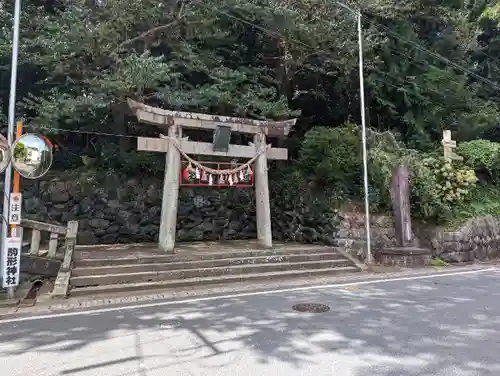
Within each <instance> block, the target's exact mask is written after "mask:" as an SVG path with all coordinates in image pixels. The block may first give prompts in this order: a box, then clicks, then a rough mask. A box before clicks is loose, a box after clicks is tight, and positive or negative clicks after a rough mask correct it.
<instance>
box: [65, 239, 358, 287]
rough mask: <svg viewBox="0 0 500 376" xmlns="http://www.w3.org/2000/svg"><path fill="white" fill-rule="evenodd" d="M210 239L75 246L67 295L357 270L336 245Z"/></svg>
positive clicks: (276, 278)
mask: <svg viewBox="0 0 500 376" xmlns="http://www.w3.org/2000/svg"><path fill="white" fill-rule="evenodd" d="M246 245H247V246H246V247H243V246H234V245H230V246H228V245H223V246H221V245H218V244H212V246H211V247H210V245H208V246H207V244H206V243H203V245H189V246H186V247H184V248H182V247H180V249H179V251H178V252H177V253H175V254H165V253H160V252H158V251H156V250H154V248H147V247H140V246H133V245H130V246H118V248H119V249H116V248H115V249H104V248H103V247H99V246H98V247H95V248H88V247H85V248H77V249H76V250H75V255H74V268H73V270H72V273H71V279H70V292H69V294H70V296H83V295H95V294H100V293H107V294H109V293H118V292H129V291H141V290H158V289H169V288H177V289H182V288H187V287H197V286H201V285H213V284H229V283H235V282H246V281H248V282H251V281H259V280H260V281H262V280H270V279H272V280H280V279H285V278H302V277H310V276H320V275H322V276H325V275H338V274H346V273H354V272H358V271H360V270H361V269H360V268H359V267H358V266H356V263H355V260H352V259H350V258H348V257H347V256H344V254H343V252H341V250H339V249H338V248H335V247H328V246H317V245H301V244H283V245H276V246H275V247H274V248H273V249H272V250H264V249H258V247H257V246H254V247H248V242H246Z"/></svg>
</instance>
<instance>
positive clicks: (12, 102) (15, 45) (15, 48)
mask: <svg viewBox="0 0 500 376" xmlns="http://www.w3.org/2000/svg"><path fill="white" fill-rule="evenodd" d="M20 23H21V0H15V3H14V19H13V26H12V31H13V38H12V63H11V68H10V97H9V118H8V129H7V142H8V146H9V148H10V146H11V145H12V143H13V138H14V128H15V123H16V86H17V64H18V60H19V59H18V57H19V28H20ZM11 158H12V155H11ZM11 184H12V161H10V162H9V165H8V166H7V169H6V170H5V182H4V195H3V208H2V212H3V213H2V249H1V251H2V252H3V251H4V250H5V243H6V239H7V238H8V237H9V226H8V223H7V218H8V215H9V213H8V210H9V196H10V191H11ZM7 294H8V296H9V298H14V288H13V287H9V289H8V290H7Z"/></svg>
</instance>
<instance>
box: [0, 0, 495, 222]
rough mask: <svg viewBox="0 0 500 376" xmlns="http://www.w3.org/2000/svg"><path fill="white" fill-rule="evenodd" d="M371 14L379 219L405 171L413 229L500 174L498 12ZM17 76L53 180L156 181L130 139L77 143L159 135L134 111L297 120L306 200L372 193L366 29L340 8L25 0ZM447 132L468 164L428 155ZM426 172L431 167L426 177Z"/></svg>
mask: <svg viewBox="0 0 500 376" xmlns="http://www.w3.org/2000/svg"><path fill="white" fill-rule="evenodd" d="M6 3H7V4H3V5H1V6H0V24H1V25H2V27H1V28H0V74H1V76H0V104H1V105H2V106H3V111H1V112H0V123H1V124H5V121H6V114H7V102H8V94H9V71H10V52H11V45H10V43H11V37H12V31H11V20H12V8H11V6H12V3H13V2H6ZM347 3H348V4H349V5H350V6H353V7H355V8H356V7H358V4H357V3H356V2H354V1H347ZM362 6H363V41H364V53H365V66H364V76H365V88H366V112H367V119H368V125H369V126H370V127H371V128H372V129H373V134H374V135H375V134H383V135H386V136H387V135H390V137H386V136H384V137H382V139H384V140H386V141H387V140H388V139H391V140H390V142H386V141H383V142H382V141H380V140H381V138H380V137H372V138H370V142H369V145H368V146H369V149H370V166H371V168H372V171H371V173H370V175H371V176H370V179H371V182H372V186H371V195H372V197H371V199H372V202H373V205H374V206H375V207H378V208H381V209H383V208H385V209H387V206H388V202H389V200H390V197H389V196H388V195H389V193H388V191H387V189H386V187H387V186H388V176H389V175H388V173H390V169H391V168H392V165H393V164H394V163H395V162H400V161H402V160H404V161H407V162H408V164H409V165H411V166H412V170H413V178H412V179H413V182H414V187H413V189H414V192H413V195H414V199H415V203H416V205H417V208H416V212H417V213H418V215H419V216H422V217H426V216H430V217H435V216H442V214H439V213H444V212H445V211H446V210H448V209H450V210H452V209H453V207H457V205H452V204H451V201H450V200H449V199H448V198H449V197H454V199H456V200H461V201H467V194H469V193H470V195H472V192H469V191H467V192H462V191H461V190H464V189H465V190H467V189H468V188H467V189H466V188H464V187H463V186H462V185H461V184H462V183H461V182H460V181H459V180H457V179H459V177H462V176H468V178H465V177H464V178H463V179H465V180H467V179H469V178H470V173H469V172H467V171H468V168H467V167H466V166H467V165H469V166H470V167H471V168H473V169H474V170H475V171H476V173H477V174H478V176H479V177H481V176H482V175H481V174H484V175H485V176H486V180H485V181H486V182H487V183H488V184H493V183H496V182H497V180H496V178H495V176H498V174H499V171H500V167H499V166H498V162H497V159H495V156H496V155H498V147H497V146H496V145H497V144H495V142H497V141H500V138H499V136H498V135H499V132H498V120H499V119H500V102H499V99H500V65H499V63H500V28H499V22H500V9H499V6H498V4H497V1H494V0H483V1H457V0H443V1H440V2H432V4H430V3H429V2H428V1H422V0H407V1H396V0H368V1H365V2H363V5H362ZM19 68H20V70H19V85H18V107H17V116H19V117H23V118H25V119H26V125H27V130H31V129H37V128H38V129H43V132H44V133H46V134H49V136H50V137H51V138H53V140H54V141H55V142H56V143H57V144H58V155H57V156H56V160H57V163H56V166H55V167H56V168H76V167H78V166H81V165H86V166H87V167H91V168H114V169H123V170H124V171H125V170H126V171H128V172H130V173H133V172H134V171H135V170H139V171H141V172H150V173H156V172H159V171H158V166H161V163H160V164H158V163H151V160H152V159H151V158H156V156H150V155H145V154H138V153H136V152H134V151H133V149H134V143H133V139H130V138H126V137H109V136H96V135H93V134H90V135H89V134H88V133H83V134H81V133H72V132H68V131H73V132H74V131H78V132H89V131H91V132H104V133H111V134H118V135H122V136H123V135H124V136H130V135H138V134H151V132H152V130H151V129H149V128H147V127H145V126H143V125H141V126H138V124H136V122H135V120H134V119H133V118H132V117H130V116H129V114H128V112H127V106H126V102H125V100H126V98H127V97H133V98H135V99H138V100H140V101H144V102H146V103H149V104H152V105H155V106H160V107H164V108H169V109H180V110H187V111H198V112H208V113H216V114H221V115H234V116H246V117H251V118H272V119H283V118H289V117H294V116H298V117H299V121H298V123H297V125H296V127H295V129H294V131H293V134H292V135H291V139H290V140H289V147H290V150H291V154H292V156H294V158H295V159H296V162H297V168H298V170H296V171H295V172H293V174H296V173H298V171H301V172H300V175H301V179H303V181H304V184H307V189H316V188H320V187H323V188H322V189H323V191H324V189H325V187H327V188H328V189H327V190H331V191H335V192H336V193H335V195H337V196H339V197H341V196H345V197H355V196H358V197H359V196H360V194H361V192H362V189H361V177H362V175H361V166H362V165H361V147H360V144H359V142H358V140H359V128H357V127H355V126H353V125H350V126H347V127H341V126H343V125H344V124H346V123H350V124H360V122H361V119H360V104H359V103H360V101H359V82H358V79H359V75H358V74H359V72H358V45H357V32H356V20H355V17H353V16H352V14H350V13H349V11H347V10H346V9H345V8H343V7H341V6H339V5H338V4H337V3H336V2H334V1H332V2H325V1H313V0H222V1H213V0H206V1H197V0H191V1H189V0H175V1H174V0H114V1H105V0H95V1H91V0H71V1H69V0H25V1H23V10H22V30H21V51H20V65H19ZM339 127H341V128H339ZM47 128H48V129H47ZM443 129H451V130H452V131H453V135H454V138H456V139H457V140H458V141H459V144H460V143H461V142H463V144H462V146H460V152H461V153H462V154H463V155H464V163H465V164H460V163H459V164H457V165H456V166H455V165H454V166H451V167H450V166H446V165H442V162H440V161H439V159H436V158H435V156H433V154H432V153H434V152H435V151H436V150H438V148H439V147H440V144H439V142H440V138H441V133H442V130H443ZM58 130H59V131H63V132H58ZM306 134H307V137H305V135H306ZM392 135H394V136H392ZM396 138H397V140H398V141H397V142H396ZM477 139H483V140H481V141H474V140H477ZM377 140H378V141H377ZM428 153H430V154H428ZM422 158H434V159H433V162H432V163H431V164H429V165H425V164H422V163H418V162H419V161H421V160H422ZM412 161H414V162H415V163H414V162H412ZM438 163H439V164H440V165H439V166H438V165H437V164H438ZM443 168H444V169H445V171H441V170H442V169H443ZM449 168H451V169H452V171H453V172H450V171H449ZM439 171H441V172H439ZM448 173H449V174H450V175H444V174H448ZM447 177H450V178H453V179H455V180H453V182H452V183H450V184H452V185H453V191H446V192H444V191H443V190H441V191H436V190H435V189H437V190H439V189H441V188H439V187H440V186H441V187H442V184H443V181H442V180H443V179H444V178H447ZM460 179H462V178H460ZM445 180H446V179H445ZM467 181H469V180H467ZM429 184H430V185H429ZM450 192H452V193H453V194H451V193H450ZM450 195H451V196H450ZM433 200H434V201H433ZM448 211H449V210H448Z"/></svg>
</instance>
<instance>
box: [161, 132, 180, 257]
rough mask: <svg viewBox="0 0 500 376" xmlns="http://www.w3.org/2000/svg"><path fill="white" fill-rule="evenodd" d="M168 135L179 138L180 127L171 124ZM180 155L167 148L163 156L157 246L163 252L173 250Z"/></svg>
mask: <svg viewBox="0 0 500 376" xmlns="http://www.w3.org/2000/svg"><path fill="white" fill-rule="evenodd" d="M168 136H169V137H172V138H176V139H178V140H180V138H181V127H179V126H178V125H175V124H171V125H169V127H168ZM180 168H181V156H180V153H179V150H177V148H169V149H168V152H167V153H166V156H165V178H164V180H163V197H162V201H161V220H160V236H159V241H158V247H159V248H160V250H162V251H165V252H173V251H174V247H175V233H176V229H177V206H178V205H179V174H180Z"/></svg>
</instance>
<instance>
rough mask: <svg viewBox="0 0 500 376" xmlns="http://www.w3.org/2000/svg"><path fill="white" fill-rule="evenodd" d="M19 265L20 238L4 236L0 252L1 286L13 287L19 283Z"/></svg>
mask: <svg viewBox="0 0 500 376" xmlns="http://www.w3.org/2000/svg"><path fill="white" fill-rule="evenodd" d="M20 267H21V239H20V238H6V239H5V243H4V249H3V252H2V275H3V281H2V287H4V288H6V287H15V286H17V285H18V284H19V269H20Z"/></svg>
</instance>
